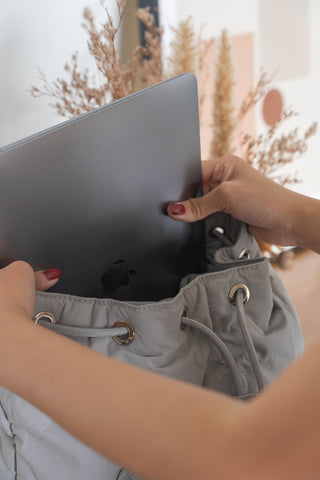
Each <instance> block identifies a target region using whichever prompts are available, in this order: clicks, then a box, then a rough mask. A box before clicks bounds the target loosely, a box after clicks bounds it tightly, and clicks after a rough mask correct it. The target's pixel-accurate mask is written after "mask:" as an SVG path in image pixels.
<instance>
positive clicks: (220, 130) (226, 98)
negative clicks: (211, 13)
mask: <svg viewBox="0 0 320 480" xmlns="http://www.w3.org/2000/svg"><path fill="white" fill-rule="evenodd" d="M234 84H235V82H234V71H233V63H232V58H231V45H230V42H229V39H228V35H227V32H226V30H223V32H222V34H221V38H220V45H219V53H218V59H217V62H216V77H215V88H214V101H213V138H212V142H211V157H212V158H215V157H222V156H223V155H227V154H229V153H231V152H232V150H233V148H232V144H231V142H232V137H233V134H234V130H235V121H234V118H233V112H234V108H233V105H232V102H233V87H234Z"/></svg>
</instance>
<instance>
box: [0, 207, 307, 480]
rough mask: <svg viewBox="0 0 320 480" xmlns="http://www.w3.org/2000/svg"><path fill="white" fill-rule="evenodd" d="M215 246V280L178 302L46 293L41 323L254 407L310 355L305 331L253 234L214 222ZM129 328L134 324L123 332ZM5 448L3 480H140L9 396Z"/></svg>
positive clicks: (205, 278)
mask: <svg viewBox="0 0 320 480" xmlns="http://www.w3.org/2000/svg"><path fill="white" fill-rule="evenodd" d="M206 238H207V248H206V251H207V268H208V271H207V272H206V273H203V274H200V275H189V276H188V277H186V278H184V279H182V282H181V289H180V291H179V293H178V294H177V295H176V296H175V297H174V298H172V299H164V300H162V301H161V302H149V303H134V302H130V303H129V302H120V301H116V300H112V299H94V298H82V297H76V296H71V295H62V294H56V293H50V292H37V294H36V307H35V314H37V313H39V312H50V314H52V315H53V316H54V318H55V320H56V323H50V322H49V321H48V318H45V317H43V318H42V319H41V320H40V322H39V323H40V324H41V325H42V326H44V327H45V328H50V329H52V330H53V331H56V332H57V333H59V334H64V335H66V336H68V337H70V338H72V339H73V340H75V341H78V342H79V343H81V344H83V345H85V346H87V347H89V348H92V349H93V350H96V351H98V352H100V353H102V354H105V355H108V356H111V357H113V358H117V359H119V360H121V361H125V362H127V363H130V364H132V365H136V366H138V367H141V368H145V369H148V370H151V371H153V372H156V373H160V374H163V375H166V376H170V377H172V378H176V379H179V380H182V381H186V382H190V383H193V384H196V385H199V386H202V387H204V388H209V389H213V390H217V391H220V392H223V393H226V394H228V395H232V396H235V397H239V398H243V399H247V398H251V397H252V396H254V395H256V394H257V393H259V391H261V390H262V389H263V387H264V386H265V385H267V384H269V383H270V382H271V381H272V380H274V378H275V377H276V376H277V375H278V374H279V373H280V372H281V371H282V370H283V369H284V368H285V367H286V366H287V365H288V364H289V363H290V362H292V361H293V360H294V359H295V358H297V357H298V356H299V355H300V354H301V353H302V351H303V338H302V333H301V328H300V324H299V321H298V318H297V315H296V313H295V310H294V307H293V305H292V302H291V300H290V298H289V296H288V294H287V292H286V290H285V288H284V286H283V284H282V282H281V280H280V279H279V278H278V276H277V275H276V273H275V272H274V270H273V269H272V267H271V266H270V263H269V261H268V260H267V259H266V258H264V257H262V256H261V254H260V251H259V247H258V245H257V243H256V241H255V239H254V238H253V237H251V236H250V235H249V234H248V231H247V227H246V225H244V224H242V223H240V222H238V221H236V220H234V219H233V218H232V217H230V216H228V215H225V214H220V213H219V214H215V215H212V216H211V217H209V218H208V219H207V220H206ZM239 285H240V287H239ZM235 286H238V287H237V288H234V287H235ZM232 289H233V290H234V296H233V301H231V300H232V298H231V296H230V291H232ZM246 289H247V290H246ZM249 294H250V299H249V300H248V301H247V302H246V303H243V302H244V301H245V296H246V295H249ZM229 297H230V298H229ZM119 321H120V322H125V323H124V324H120V326H117V327H114V324H115V322H119ZM126 322H128V323H129V324H130V325H131V326H132V328H133V329H134V331H135V337H134V339H133V341H132V343H129V344H119V343H117V340H118V341H119V339H120V340H121V339H126V338H127V337H128V329H127V328H125V327H123V325H126ZM35 328H40V327H38V326H35ZM44 361H45V359H44ZM106 381H107V379H106ZM124 381H125V379H124ZM106 414H108V406H107V405H106ZM0 445H1V451H0V478H1V479H2V480H13V479H15V480H17V479H18V480H57V479H58V478H59V480H87V479H88V478H92V479H93V480H139V479H137V477H136V476H134V475H132V474H131V473H129V472H127V471H125V470H123V469H122V468H121V466H118V465H115V464H114V463H112V462H111V461H109V460H108V459H106V458H104V457H102V456H101V455H99V454H98V453H96V452H94V451H93V450H92V449H90V448H88V447H87V446H85V445H84V444H83V443H81V442H79V441H78V440H77V439H75V438H74V437H73V436H71V435H70V434H69V433H67V432H66V431H65V430H63V429H62V428H61V427H60V426H59V425H57V424H56V423H55V422H53V421H52V420H51V419H50V418H49V417H48V416H46V415H45V414H43V413H42V412H41V411H39V410H38V409H37V408H35V407H33V406H32V405H30V404H29V403H28V402H26V401H25V400H23V399H22V398H20V397H19V396H17V395H15V394H13V393H12V392H10V391H8V390H6V389H5V388H3V387H0Z"/></svg>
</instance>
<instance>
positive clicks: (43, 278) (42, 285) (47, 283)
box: [35, 268, 61, 292]
mask: <svg viewBox="0 0 320 480" xmlns="http://www.w3.org/2000/svg"><path fill="white" fill-rule="evenodd" d="M60 277H61V270H59V268H49V269H48V270H44V271H41V272H36V273H35V278H36V289H37V290H39V291H40V292H44V291H45V290H48V289H49V288H51V287H53V286H54V285H55V284H56V283H57V282H58V280H59V278H60Z"/></svg>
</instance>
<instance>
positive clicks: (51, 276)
mask: <svg viewBox="0 0 320 480" xmlns="http://www.w3.org/2000/svg"><path fill="white" fill-rule="evenodd" d="M42 273H44V274H45V276H46V277H47V279H48V280H55V279H56V278H60V277H61V270H59V268H49V269H48V270H44V272H42Z"/></svg>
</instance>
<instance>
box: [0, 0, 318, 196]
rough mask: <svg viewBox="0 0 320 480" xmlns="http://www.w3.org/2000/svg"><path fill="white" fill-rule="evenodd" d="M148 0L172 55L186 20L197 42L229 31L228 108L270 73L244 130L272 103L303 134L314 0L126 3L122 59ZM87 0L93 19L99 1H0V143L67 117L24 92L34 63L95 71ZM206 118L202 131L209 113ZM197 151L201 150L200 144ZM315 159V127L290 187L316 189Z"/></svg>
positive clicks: (111, 2)
mask: <svg viewBox="0 0 320 480" xmlns="http://www.w3.org/2000/svg"><path fill="white" fill-rule="evenodd" d="M104 4H105V5H106V6H107V7H108V9H109V11H110V14H111V15H115V18H116V15H117V9H116V2H115V0H105V2H104ZM146 5H152V6H157V7H158V11H159V15H158V19H159V22H160V26H162V27H163V28H164V35H163V39H162V43H163V51H164V57H165V56H166V55H167V56H168V55H169V54H170V42H171V41H172V36H173V31H172V27H173V28H176V27H177V25H178V24H179V22H181V21H182V20H184V19H186V18H188V17H190V19H191V21H192V24H193V25H194V29H195V32H197V34H198V35H199V37H200V35H201V41H203V40H206V39H209V38H213V39H217V38H218V37H219V36H220V35H221V31H222V30H223V29H227V31H228V34H229V37H230V39H231V41H232V46H233V54H234V63H235V82H236V92H235V97H236V98H235V103H236V105H239V104H240V103H241V101H242V99H243V96H244V94H245V92H246V91H248V90H249V89H250V88H251V87H252V86H253V85H254V84H255V82H256V81H257V78H258V76H259V72H260V69H261V68H263V69H264V70H265V71H266V72H268V73H269V74H274V76H273V80H272V83H271V84H270V86H269V87H268V88H269V90H272V91H273V95H271V96H269V98H265V99H263V100H262V102H261V104H259V105H257V107H256V108H255V111H254V112H252V114H251V118H249V119H248V122H249V123H248V129H249V131H250V132H255V133H260V132H262V133H263V132H265V131H266V129H267V128H268V121H269V120H268V118H267V117H268V115H269V116H270V115H271V117H272V111H273V109H275V110H277V109H279V108H280V109H281V108H282V109H283V108H284V107H288V106H290V105H292V106H293V108H294V110H296V111H297V112H299V114H300V115H299V116H298V117H296V118H295V119H294V126H297V127H299V128H300V129H301V131H304V130H306V129H307V128H308V127H309V126H310V124H311V123H312V122H313V121H319V120H320V114H319V112H320V61H319V50H318V46H319V45H320V29H319V25H320V2H319V1H317V0H242V1H241V2H239V1H238V0H224V1H223V2H221V1H217V0H197V1H196V2H195V1H192V0H158V1H156V0H151V1H149V2H148V0H145V1H138V0H128V5H127V10H126V15H125V18H124V21H123V23H122V29H121V31H120V35H119V38H118V40H117V43H116V44H117V48H118V49H119V52H120V53H121V55H122V58H123V59H124V60H125V59H127V58H129V57H130V55H131V52H132V50H133V49H134V48H135V46H136V45H137V42H139V40H140V35H141V31H140V25H139V22H138V20H137V18H136V16H135V11H136V9H137V8H138V7H139V6H140V7H144V6H146ZM86 6H89V7H91V8H92V10H93V12H95V15H96V19H100V18H101V22H103V21H105V12H104V11H103V9H102V8H101V5H100V2H99V1H93V0H55V1H54V2H52V1H48V0H28V2H25V1H23V0H15V1H14V2H12V1H11V0H1V2H0V55H1V77H0V99H1V110H0V147H1V146H4V145H7V144H9V143H11V142H14V141H15V140H18V139H21V138H24V137H26V136H28V135H30V134H33V133H35V132H37V131H40V130H43V129H45V128H48V127H50V126H52V125H55V124H57V123H60V122H62V121H64V120H65V119H64V118H63V117H61V116H59V115H58V114H57V113H56V111H55V109H54V108H52V107H51V106H50V103H52V99H50V98H48V97H45V96H43V97H40V98H33V97H32V96H31V94H30V91H29V90H30V88H31V85H39V80H38V68H39V67H40V68H41V70H42V71H43V72H44V73H45V75H46V77H47V79H48V81H49V82H52V81H53V80H55V79H56V78H57V77H63V76H65V72H64V70H63V66H64V63H65V62H66V61H69V60H70V58H71V55H72V53H73V52H75V51H78V52H79V64H80V65H81V67H88V69H89V72H90V71H91V70H93V69H94V68H95V67H94V62H93V59H92V56H91V55H90V54H89V52H88V49H87V34H86V32H85V31H84V29H83V27H82V26H81V24H82V22H83V18H82V14H83V9H84V7H86ZM199 42H200V40H199ZM214 45H215V44H213V50H214V49H215V46H214ZM208 61H210V62H211V61H212V69H211V70H212V72H214V65H213V63H214V52H213V56H212V57H209V60H208ZM209 81H210V79H209ZM267 93H268V92H267ZM266 97H267V95H266ZM264 102H265V103H264ZM270 112H271V113H270ZM206 122H207V126H208V128H209V127H210V118H207V119H206ZM269 125H270V123H269ZM291 126H292V125H291ZM202 154H203V156H204V157H208V155H209V151H208V148H207V146H206V145H205V144H203V145H202ZM319 157H320V135H319V133H316V135H314V136H312V138H310V140H309V142H308V150H307V152H306V153H304V154H303V155H302V156H301V157H300V158H299V160H297V161H296V162H294V164H292V165H290V167H288V168H289V169H291V170H292V171H295V172H297V174H298V175H297V176H298V177H299V179H301V180H302V182H301V183H298V184H295V185H293V186H291V187H290V188H293V189H295V190H297V191H299V192H301V193H305V194H309V195H314V196H317V195H319V193H320V163H319V161H318V159H319Z"/></svg>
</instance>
